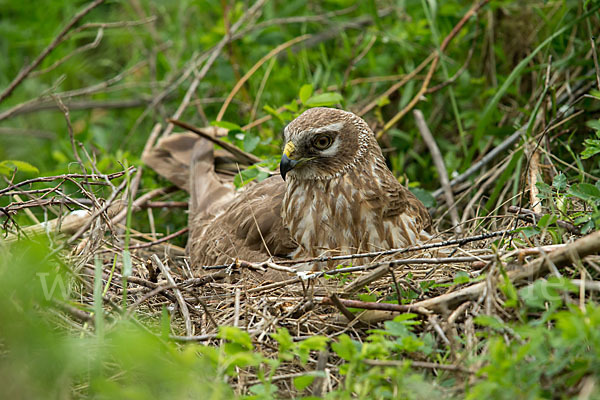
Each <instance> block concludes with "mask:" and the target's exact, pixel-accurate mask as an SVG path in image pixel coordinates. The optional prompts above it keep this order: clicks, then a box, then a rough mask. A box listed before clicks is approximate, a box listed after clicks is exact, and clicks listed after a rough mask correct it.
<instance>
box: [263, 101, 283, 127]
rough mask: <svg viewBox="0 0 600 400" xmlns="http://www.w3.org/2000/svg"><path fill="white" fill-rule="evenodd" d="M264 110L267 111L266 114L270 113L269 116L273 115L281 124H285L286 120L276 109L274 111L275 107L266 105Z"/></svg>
mask: <svg viewBox="0 0 600 400" xmlns="http://www.w3.org/2000/svg"><path fill="white" fill-rule="evenodd" d="M263 110H265V111H266V112H268V113H269V114H271V115H272V116H274V117H275V118H277V119H278V120H279V121H280V122H283V123H285V119H284V118H283V117H282V116H281V113H279V112H278V111H277V110H276V109H274V108H273V107H271V106H269V105H265V106H264V107H263Z"/></svg>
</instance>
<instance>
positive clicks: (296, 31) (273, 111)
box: [0, 0, 600, 399]
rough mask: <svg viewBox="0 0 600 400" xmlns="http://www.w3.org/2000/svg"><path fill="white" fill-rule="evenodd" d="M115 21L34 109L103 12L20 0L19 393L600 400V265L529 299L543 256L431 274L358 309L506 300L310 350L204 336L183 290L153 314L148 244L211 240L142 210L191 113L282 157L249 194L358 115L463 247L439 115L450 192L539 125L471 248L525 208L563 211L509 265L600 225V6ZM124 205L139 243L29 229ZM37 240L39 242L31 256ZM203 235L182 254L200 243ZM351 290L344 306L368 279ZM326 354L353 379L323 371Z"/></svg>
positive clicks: (4, 202)
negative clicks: (521, 275)
mask: <svg viewBox="0 0 600 400" xmlns="http://www.w3.org/2000/svg"><path fill="white" fill-rule="evenodd" d="M98 2H99V3H101V4H98V6H96V7H94V8H93V9H91V11H90V12H89V13H88V14H86V15H85V16H83V17H82V18H81V19H80V20H78V21H77V22H76V23H75V25H74V26H72V27H71V28H70V29H69V30H68V32H67V33H66V35H65V36H64V40H63V41H61V42H60V43H58V44H57V45H56V46H54V47H52V51H51V52H49V54H48V55H47V57H45V58H43V60H41V63H40V64H39V66H37V67H35V68H34V69H33V70H32V71H31V72H30V73H29V74H28V75H27V76H26V77H25V78H24V79H23V80H22V81H21V82H19V84H18V85H16V86H15V89H14V91H11V93H8V92H7V91H6V89H7V88H9V87H10V86H11V82H13V81H14V79H15V77H17V76H18V75H19V73H20V71H23V70H24V67H25V66H27V65H30V63H32V62H33V61H34V60H35V59H36V57H38V56H39V55H40V54H41V53H42V51H43V50H44V48H46V46H49V45H50V44H51V43H52V42H53V40H54V39H55V38H57V37H59V36H58V35H59V33H60V32H61V30H62V29H63V28H64V27H65V26H66V25H67V23H68V22H69V21H70V20H71V19H72V18H73V17H74V16H75V15H76V14H77V13H78V12H80V11H81V10H83V9H84V8H86V7H87V6H88V5H90V4H91V3H92V2H90V1H87V0H86V1H81V0H77V1H68V0H47V1H44V2H37V1H29V2H27V1H23V2H15V1H11V0H0V10H2V18H1V19H0V54H1V55H2V56H1V57H0V233H1V234H2V238H3V239H0V387H1V388H2V394H3V396H4V397H6V398H11V399H12V398H15V399H19V398H23V399H25V398H61V399H68V398H106V399H112V398H127V399H148V398H157V399H158V398H160V399H165V398H207V399H209V398H210V399H221V398H247V399H270V398H307V399H308V398H315V397H318V395H321V396H323V397H325V398H329V399H338V398H341V399H351V398H364V399H397V398H403V399H404V398H406V399H421V398H431V397H432V396H437V397H440V398H471V399H480V398H491V399H504V398H506V399H514V398H519V399H540V398H572V397H579V398H584V399H587V398H596V399H599V398H600V306H599V305H598V292H599V291H600V283H599V282H600V267H599V265H600V258H599V257H598V255H591V256H588V257H583V258H581V259H580V258H578V257H574V258H572V259H571V260H570V261H569V262H568V263H563V264H561V265H558V268H557V267H556V266H554V265H552V266H551V267H548V268H549V270H550V272H551V274H550V275H548V276H545V275H544V274H542V276H540V277H539V278H538V279H535V280H530V281H528V282H524V281H523V280H521V281H519V282H517V281H511V277H512V275H510V273H511V272H512V271H513V270H514V268H516V267H515V265H516V264H517V259H518V257H521V256H520V255H516V254H515V255H514V256H513V257H512V258H511V259H510V262H505V261H504V260H500V256H498V260H492V262H491V263H490V264H488V266H487V267H485V268H484V269H481V274H479V275H477V276H474V275H470V274H469V273H468V272H470V271H468V268H467V271H466V272H465V270H464V269H453V270H451V271H452V273H451V274H449V277H448V279H446V280H443V281H441V280H440V281H439V282H438V281H435V280H434V279H421V280H419V281H417V280H416V278H414V277H413V275H412V273H408V274H407V275H406V276H404V277H403V278H402V279H404V281H405V283H402V282H401V283H402V285H404V286H402V287H401V288H400V289H399V290H396V289H393V290H390V291H388V292H385V293H384V292H383V291H378V290H375V289H373V288H371V289H369V291H368V293H361V294H359V295H357V297H356V298H360V299H361V300H364V301H375V300H383V301H385V302H388V303H395V304H402V305H406V304H409V303H411V302H412V301H413V300H414V301H416V300H423V299H424V298H429V296H431V297H434V296H438V295H441V294H443V293H446V291H448V292H452V291H454V290H458V289H460V288H463V287H465V285H472V284H488V285H489V286H488V287H487V289H486V294H485V295H483V294H482V295H481V296H480V298H479V299H475V300H473V299H471V300H468V301H467V300H465V301H464V303H463V305H465V307H464V308H463V309H462V311H461V312H457V313H456V315H451V314H452V311H453V310H456V309H457V307H456V306H455V307H453V308H451V309H447V310H445V311H444V312H439V313H438V314H435V315H433V314H427V313H423V312H418V311H415V312H416V313H404V314H400V315H399V316H396V317H395V318H393V319H388V320H386V321H384V322H380V323H378V324H372V325H370V326H366V325H365V326H361V325H359V324H356V325H352V326H351V327H349V328H348V329H347V330H345V331H344V332H329V335H328V336H326V335H325V334H322V335H321V334H316V333H315V334H314V335H312V336H310V337H307V336H306V335H305V336H298V335H297V334H295V333H293V332H292V331H293V327H291V326H287V327H283V326H282V327H272V326H271V327H269V329H271V330H265V332H264V333H265V334H264V335H260V333H259V334H258V335H257V334H256V332H248V331H246V330H244V329H242V328H238V327H233V326H220V327H219V329H218V335H215V336H214V337H210V338H208V339H207V340H210V344H208V343H188V342H184V340H182V339H181V337H180V336H181V335H184V334H185V330H184V329H183V328H182V326H183V324H182V319H181V317H180V314H179V310H178V309H177V310H176V311H173V309H172V308H171V305H172V304H177V303H176V300H174V296H172V297H166V296H165V297H161V298H160V299H161V301H156V303H154V304H152V305H151V306H148V308H147V309H145V308H144V309H143V310H142V309H141V308H136V307H140V306H139V305H136V307H132V303H133V300H132V297H128V295H129V296H132V294H131V293H129V292H127V291H125V292H124V291H123V290H121V286H120V285H122V284H123V283H126V281H127V279H128V278H129V277H135V276H139V275H140V271H143V273H144V274H147V271H146V270H145V269H144V267H143V266H144V262H145V260H146V259H144V258H143V257H144V255H139V254H138V253H135V251H133V250H130V249H131V247H132V245H130V241H131V243H136V244H138V245H139V243H143V240H147V239H148V237H147V236H146V237H142V236H141V235H140V234H139V233H138V232H146V233H147V232H153V231H157V232H159V233H161V232H162V233H164V234H165V235H166V234H170V233H173V232H176V231H179V230H181V229H182V228H184V227H186V226H187V215H186V214H185V212H184V211H183V209H182V208H174V207H175V206H173V207H160V208H156V209H154V210H153V211H152V212H151V213H150V215H151V216H149V214H148V213H146V212H145V211H146V210H143V211H140V210H138V209H137V208H135V207H132V204H131V201H132V200H133V199H132V198H130V197H131V196H130V194H131V193H132V192H136V193H137V195H138V197H139V196H140V195H142V194H147V193H151V192H152V191H153V190H156V189H159V188H168V187H169V186H170V183H169V182H167V181H166V180H165V179H163V178H161V177H159V176H158V175H157V174H155V173H154V172H153V171H151V170H149V169H148V168H145V167H144V166H143V163H142V162H141V154H142V151H143V149H144V146H145V144H146V142H147V140H148V137H149V136H150V133H151V132H152V131H153V129H154V128H155V126H156V124H161V127H160V128H159V129H161V131H160V132H164V131H165V130H170V129H171V127H169V125H168V124H167V122H166V120H167V119H168V118H176V119H179V120H182V121H186V122H189V123H190V124H193V125H196V126H209V125H214V126H219V127H222V128H226V129H227V130H228V135H227V136H224V137H223V138H222V139H223V140H225V141H228V142H230V143H233V144H234V145H236V146H238V147H239V148H241V149H243V150H245V151H246V152H251V153H253V154H255V155H257V156H258V157H260V158H261V159H262V160H263V161H262V162H261V163H259V164H255V165H253V166H250V167H249V168H247V169H244V170H242V171H240V172H239V173H238V175H237V176H236V178H235V181H234V183H235V184H236V186H237V187H241V186H243V185H244V184H247V183H248V182H250V181H252V180H261V179H264V178H266V177H267V176H268V175H269V174H268V172H267V171H268V170H271V171H272V170H274V169H276V167H277V163H278V159H279V155H280V151H281V142H282V135H281V131H282V129H283V127H284V126H285V125H286V124H287V123H288V122H289V121H291V120H292V119H293V118H294V117H295V116H297V115H299V114H300V113H301V112H302V111H304V110H305V109H307V108H310V107H315V106H333V107H340V108H344V109H348V110H352V111H354V112H355V113H359V114H361V115H362V116H363V118H365V120H367V122H368V123H369V125H370V126H371V127H372V128H373V131H374V132H375V133H376V134H377V135H378V138H379V140H380V144H381V146H382V148H383V149H384V153H385V155H386V157H387V159H388V161H389V165H390V168H391V169H392V170H393V172H394V173H395V174H396V176H397V177H398V179H399V180H400V181H401V182H402V183H404V184H406V185H408V186H409V187H410V189H411V190H413V191H414V193H415V194H416V195H417V196H418V197H419V198H421V199H422V200H423V202H424V203H425V204H426V205H428V206H429V207H431V208H432V209H433V210H435V211H433V216H434V221H435V223H436V228H437V229H438V231H440V232H452V225H453V222H452V220H451V219H450V217H448V213H447V211H448V200H447V199H445V198H444V196H443V195H437V193H435V192H434V191H435V190H436V189H438V187H439V186H440V184H439V182H440V180H439V172H438V171H437V169H436V167H435V165H434V161H433V160H432V157H431V154H430V152H429V151H428V149H427V147H426V145H425V143H424V141H423V139H422V137H421V134H420V132H419V129H418V128H417V125H416V123H415V118H414V117H413V114H412V110H413V109H419V110H421V111H422V112H423V114H424V115H425V117H426V122H427V124H428V126H429V128H430V130H431V131H432V132H433V135H434V137H435V140H436V142H437V145H438V146H439V148H440V150H441V153H442V155H443V161H444V164H445V166H446V168H447V170H448V174H449V177H450V179H452V178H454V177H456V176H459V175H460V174H461V173H463V172H464V171H466V170H467V169H468V168H469V167H471V166H473V165H474V164H476V163H477V162H478V161H480V160H481V159H482V157H483V156H484V155H485V154H488V153H489V152H490V151H491V150H492V149H494V148H496V147H497V146H499V145H500V144H501V143H502V142H503V141H504V140H505V139H506V138H508V137H509V136H510V135H512V134H513V133H514V132H515V131H517V130H519V129H520V130H521V131H522V133H523V134H522V135H521V137H519V138H518V140H517V141H516V142H515V143H513V144H512V145H511V146H509V147H507V148H506V149H505V150H504V151H502V152H500V154H499V155H498V156H497V157H495V158H494V159H493V160H492V161H491V162H490V163H489V164H487V165H485V166H482V167H481V168H480V169H479V170H478V171H477V172H476V173H475V174H474V175H472V176H470V177H469V178H468V179H467V180H466V181H465V183H458V184H456V185H454V186H453V189H454V195H455V201H456V204H457V206H456V209H457V210H458V211H459V218H460V219H461V221H459V222H461V224H462V228H463V230H462V232H463V233H466V232H468V233H472V234H479V233H482V232H489V231H497V230H501V229H513V228H515V227H517V225H518V221H517V218H516V217H515V214H508V213H507V208H508V207H509V206H511V205H512V206H520V207H523V208H527V209H531V210H534V211H535V212H537V213H538V214H543V215H542V216H541V217H540V216H537V217H535V218H534V219H533V220H531V221H529V222H531V223H529V224H528V226H526V227H523V226H522V225H518V226H519V228H518V229H519V232H518V235H516V236H515V237H514V238H512V239H509V238H502V239H491V240H494V241H493V242H492V241H490V242H489V243H488V244H489V246H488V247H489V248H492V249H493V251H495V252H496V253H497V254H500V252H501V251H505V252H509V251H518V250H521V249H523V248H537V247H538V246H541V245H550V244H554V245H556V244H564V243H571V242H572V241H573V240H574V239H576V238H577V237H579V236H582V235H589V234H592V233H593V232H596V231H598V229H600V178H599V177H600V67H598V64H597V63H598V62H600V60H598V55H597V54H596V53H597V52H598V50H597V49H596V48H597V47H600V40H599V39H598V38H599V37H600V32H599V31H598V27H600V14H599V10H600V1H597V0H560V1H559V0H532V1H527V2H523V1H518V0H491V1H489V2H487V1H483V2H479V3H478V2H473V1H471V0H468V1H467V0H464V1H463V0H452V1H436V0H428V1H426V0H400V1H396V2H390V1H375V0H371V1H360V2H358V1H346V0H327V1H308V2H307V1H300V0H292V1H280V0H270V1H258V2H243V1H235V0H231V1H230V0H221V1H217V0H183V1H159V0H111V1H105V2H100V1H98ZM42 3H43V4H42ZM475 4H480V5H481V7H480V8H478V9H477V10H476V12H475V13H474V14H473V15H472V16H470V17H468V13H469V10H470V9H471V8H472V7H474V5H475ZM464 16H467V17H468V18H466V19H465V20H464V21H463V22H464V24H463V23H461V20H462V19H463V17H464ZM459 25H460V27H461V29H459V30H457V31H453V28H454V27H456V26H459ZM228 37H229V38H231V40H228V41H227V40H225V41H223V40H224V39H223V38H228ZM445 39H447V40H445ZM278 46H282V47H278ZM594 57H595V58H596V63H595V62H594ZM432 65H435V66H436V68H435V69H432V68H431V66H432ZM392 86H395V87H396V88H395V90H391V91H390V92H389V93H386V91H387V90H388V89H389V88H390V87H392ZM190 88H192V89H191V90H190ZM194 88H195V89H194ZM224 105H227V106H224ZM66 110H68V112H65V111H66ZM175 131H179V129H178V128H175ZM70 134H72V136H73V140H72V139H71V137H70ZM128 166H133V167H135V168H136V173H134V174H132V173H129V172H127V173H124V174H122V175H119V176H118V177H116V178H114V179H112V180H111V181H110V182H111V183H110V184H109V183H107V181H108V179H106V180H105V179H96V180H95V179H93V178H88V179H84V178H75V177H66V178H65V177H61V178H56V179H49V180H47V181H38V182H35V183H34V184H31V185H29V184H28V185H23V186H21V187H14V186H13V184H16V183H18V182H22V181H25V180H27V179H35V178H38V177H51V176H59V175H63V174H82V173H84V174H111V173H120V172H122V171H124V170H126V168H127V167H128ZM140 168H143V172H142V173H141V175H138V171H140ZM82 169H83V170H84V171H82ZM137 179H139V181H137ZM96 181H101V182H100V183H101V184H96V183H97V182H96ZM9 187H10V189H7V190H5V191H2V190H3V189H6V188H9ZM123 193H127V194H125V195H124V194H123ZM111 196H118V198H121V196H122V199H123V200H126V201H128V207H126V208H125V209H126V210H127V213H126V219H125V218H124V219H122V224H123V225H120V226H117V225H115V226H114V227H112V226H111V229H112V228H114V229H112V230H111V229H106V228H105V227H104V228H103V227H102V226H100V225H101V224H91V225H92V226H91V227H90V226H88V228H90V230H91V232H92V234H90V235H89V237H85V238H83V236H84V235H83V233H84V232H81V233H80V234H79V236H78V237H77V238H76V239H74V240H72V241H69V237H70V236H67V235H64V234H63V235H53V234H50V233H48V234H45V231H44V229H41V231H40V232H41V233H42V234H41V235H35V234H32V231H31V230H27V229H28V227H30V226H32V225H37V224H38V223H39V222H44V221H48V220H52V219H53V218H57V216H59V215H60V216H62V217H65V216H66V215H67V214H68V211H70V210H73V209H81V208H83V207H86V206H91V204H92V202H94V201H96V200H97V201H98V202H99V206H100V207H101V206H102V204H104V200H106V199H109V198H111ZM47 199H62V200H63V201H62V203H61V202H59V201H58V200H57V201H56V202H55V203H52V204H49V203H43V202H42V201H44V200H47ZM65 199H67V200H68V199H71V200H74V202H66V201H65ZM153 200H157V201H168V202H171V203H172V205H173V204H175V203H177V202H183V201H187V195H186V193H184V192H183V191H173V190H170V189H165V191H164V192H161V193H159V194H158V195H157V197H156V198H153ZM27 202H38V203H36V204H30V203H27ZM96 209H97V208H96ZM109 211H110V210H109ZM109 214H110V212H109ZM111 217H112V214H111ZM102 218H103V217H99V218H98V220H101V219H102ZM106 219H108V217H106ZM66 223H67V222H66V221H65V222H64V224H66ZM37 226H39V225H37ZM23 230H24V231H25V236H28V237H27V238H24V239H23V238H22V239H21V240H14V239H15V238H16V236H17V235H18V234H19V232H21V234H22V232H23ZM76 231H77V229H75V230H73V231H68V232H67V233H68V235H73V234H75V232H76ZM40 232H38V233H40ZM82 238H83V239H82ZM109 238H111V239H109ZM103 239H104V240H105V242H102V240H103ZM150 239H151V238H150ZM185 239H186V238H185V236H177V237H176V238H174V239H172V240H170V242H171V243H173V244H176V245H179V246H185ZM106 242H110V245H108V244H107V243H106ZM482 246H484V245H482ZM107 249H108V250H107ZM467 250H469V249H467ZM161 251H162V250H156V251H155V253H160V252H161ZM596 254H597V250H596ZM537 256H538V255H534V256H533V257H537ZM546 256H547V255H544V254H542V256H541V257H546ZM132 264H133V265H132ZM102 268H103V270H102ZM176 272H181V271H179V270H177V271H176ZM136 273H137V275H136ZM102 274H104V275H102ZM144 276H146V275H144ZM186 277H187V276H186V275H184V274H183V273H182V274H181V276H180V277H178V279H179V278H181V280H184V279H185V278H186ZM328 278H329V279H327V281H328V282H329V283H331V284H332V285H336V284H337V285H339V286H342V285H345V284H346V283H348V282H350V281H352V280H353V275H352V274H350V273H342V274H339V275H335V276H334V277H328ZM148 279H150V278H148ZM394 279H395V278H394ZM129 288H130V286H129V287H127V290H130V289H129ZM138 289H139V288H138ZM147 289H148V290H147V291H149V290H150V288H147ZM143 293H146V292H141V291H140V292H136V294H143ZM136 299H137V298H136ZM165 299H166V300H168V301H165ZM467 303H468V304H467ZM198 307H200V306H198ZM351 311H353V312H356V311H357V310H356V309H351ZM459 311H460V310H459ZM450 320H452V321H450ZM207 323H208V322H207ZM228 325H232V324H231V323H229V324H228ZM265 329H266V328H265ZM440 331H443V335H442V334H440ZM259 336H260V340H259ZM200 342H202V340H200ZM323 354H329V358H328V362H327V363H326V366H325V367H324V368H321V369H318V368H316V364H317V359H318V358H319V356H320V355H323ZM242 372H245V373H246V375H245V380H242V379H239V377H240V376H241V373H242ZM286 374H288V376H286ZM248 375H252V376H253V378H252V379H249V378H248ZM282 376H283V378H282ZM319 382H320V383H319ZM317 383H319V384H318V385H317ZM317 386H319V388H320V389H318V390H317V389H316V388H317ZM311 396H312V397H311Z"/></svg>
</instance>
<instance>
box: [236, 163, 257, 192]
mask: <svg viewBox="0 0 600 400" xmlns="http://www.w3.org/2000/svg"><path fill="white" fill-rule="evenodd" d="M259 173H260V171H259V170H258V169H257V168H256V167H254V168H252V167H251V168H248V169H245V170H243V171H240V172H239V173H237V174H236V175H235V176H234V177H233V184H234V185H235V187H236V188H240V187H242V186H244V185H245V184H247V183H248V182H250V181H252V180H254V179H256V178H257V177H258V174H259Z"/></svg>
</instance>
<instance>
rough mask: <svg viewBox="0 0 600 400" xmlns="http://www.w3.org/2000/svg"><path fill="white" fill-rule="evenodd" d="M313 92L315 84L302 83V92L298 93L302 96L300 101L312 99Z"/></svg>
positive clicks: (303, 102)
mask: <svg viewBox="0 0 600 400" xmlns="http://www.w3.org/2000/svg"><path fill="white" fill-rule="evenodd" d="M312 94H313V85H311V84H310V83H307V84H305V85H302V87H301V88H300V92H299V93H298V97H300V101H301V102H302V104H306V102H307V101H308V100H309V99H310V96H312Z"/></svg>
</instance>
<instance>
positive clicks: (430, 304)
mask: <svg viewBox="0 0 600 400" xmlns="http://www.w3.org/2000/svg"><path fill="white" fill-rule="evenodd" d="M571 251H575V253H576V254H577V255H578V256H579V257H580V258H583V257H585V256H588V255H591V254H595V253H598V252H599V251H600V231H596V232H594V233H591V234H589V235H587V236H584V237H582V238H580V239H578V240H576V241H575V242H573V243H571V244H570V245H568V246H564V247H563V248H560V249H558V250H556V251H553V252H552V253H550V254H548V255H547V257H540V258H538V259H536V260H534V261H532V262H530V263H528V264H526V265H525V266H523V268H521V269H519V270H516V271H509V272H508V273H507V275H508V278H509V279H510V280H511V282H516V281H519V280H524V279H530V278H533V277H534V276H537V275H540V274H543V273H544V272H546V271H548V269H549V268H550V267H549V264H548V262H546V258H547V259H548V260H549V261H550V262H551V263H553V264H554V265H555V266H557V267H560V266H564V265H567V264H569V263H570V262H571V255H570V252H571ZM485 287H486V282H480V283H477V284H475V285H472V286H468V287H466V288H464V289H461V290H457V291H455V292H452V293H448V294H444V295H441V296H438V297H434V298H432V299H428V300H423V301H420V302H417V303H414V304H412V306H414V307H424V308H427V309H431V310H435V311H440V312H442V311H444V310H447V309H449V308H451V307H452V306H454V305H456V304H461V303H463V302H465V301H468V300H477V298H479V296H480V295H481V293H483V291H484V289H485Z"/></svg>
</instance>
